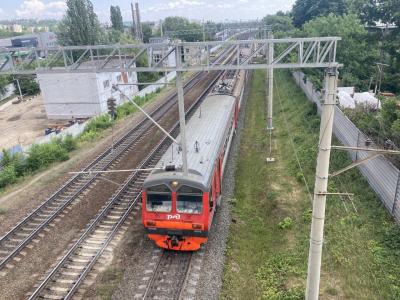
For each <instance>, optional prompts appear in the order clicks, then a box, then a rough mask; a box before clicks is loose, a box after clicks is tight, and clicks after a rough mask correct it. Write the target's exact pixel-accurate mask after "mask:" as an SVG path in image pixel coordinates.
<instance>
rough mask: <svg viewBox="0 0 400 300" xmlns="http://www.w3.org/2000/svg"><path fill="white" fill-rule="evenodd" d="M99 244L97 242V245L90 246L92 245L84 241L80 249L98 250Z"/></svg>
mask: <svg viewBox="0 0 400 300" xmlns="http://www.w3.org/2000/svg"><path fill="white" fill-rule="evenodd" d="M100 246H101V244H97V246H92V245H90V244H86V243H85V245H82V249H83V250H93V251H97V250H99V248H100Z"/></svg>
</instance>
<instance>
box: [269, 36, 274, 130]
mask: <svg viewBox="0 0 400 300" xmlns="http://www.w3.org/2000/svg"><path fill="white" fill-rule="evenodd" d="M273 38H274V36H273V34H272V33H271V32H268V39H273ZM273 60H274V44H273V43H269V44H268V64H269V65H271V64H272V62H273ZM267 73H268V116H267V129H268V130H272V129H274V127H273V126H272V109H273V107H272V98H273V96H274V69H273V68H268V70H267Z"/></svg>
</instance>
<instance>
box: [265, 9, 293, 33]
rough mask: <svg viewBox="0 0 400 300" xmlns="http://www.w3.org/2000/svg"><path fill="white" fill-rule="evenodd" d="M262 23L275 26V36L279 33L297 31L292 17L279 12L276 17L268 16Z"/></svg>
mask: <svg viewBox="0 0 400 300" xmlns="http://www.w3.org/2000/svg"><path fill="white" fill-rule="evenodd" d="M262 22H263V23H265V24H266V25H272V26H273V31H274V35H277V32H287V31H291V30H294V29H295V28H294V26H293V22H292V18H291V17H290V15H289V14H285V13H282V12H281V13H279V12H278V13H277V14H275V15H267V16H265V17H264V18H263V19H262Z"/></svg>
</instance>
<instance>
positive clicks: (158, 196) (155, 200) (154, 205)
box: [146, 184, 172, 212]
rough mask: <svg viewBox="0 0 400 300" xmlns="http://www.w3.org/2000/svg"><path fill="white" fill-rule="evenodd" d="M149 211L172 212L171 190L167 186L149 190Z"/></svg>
mask: <svg viewBox="0 0 400 300" xmlns="http://www.w3.org/2000/svg"><path fill="white" fill-rule="evenodd" d="M146 192H147V201H146V209H147V211H154V212H170V211H171V209H172V194H171V190H170V189H169V188H168V187H167V186H166V185H165V184H160V185H156V186H152V187H149V188H148V189H147V191H146Z"/></svg>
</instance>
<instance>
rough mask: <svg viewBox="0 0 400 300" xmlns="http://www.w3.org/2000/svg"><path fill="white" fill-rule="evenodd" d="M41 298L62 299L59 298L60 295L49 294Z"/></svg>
mask: <svg viewBox="0 0 400 300" xmlns="http://www.w3.org/2000/svg"><path fill="white" fill-rule="evenodd" d="M41 298H43V299H50V300H62V299H64V297H63V296H60V295H51V294H44V295H43V296H41Z"/></svg>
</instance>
